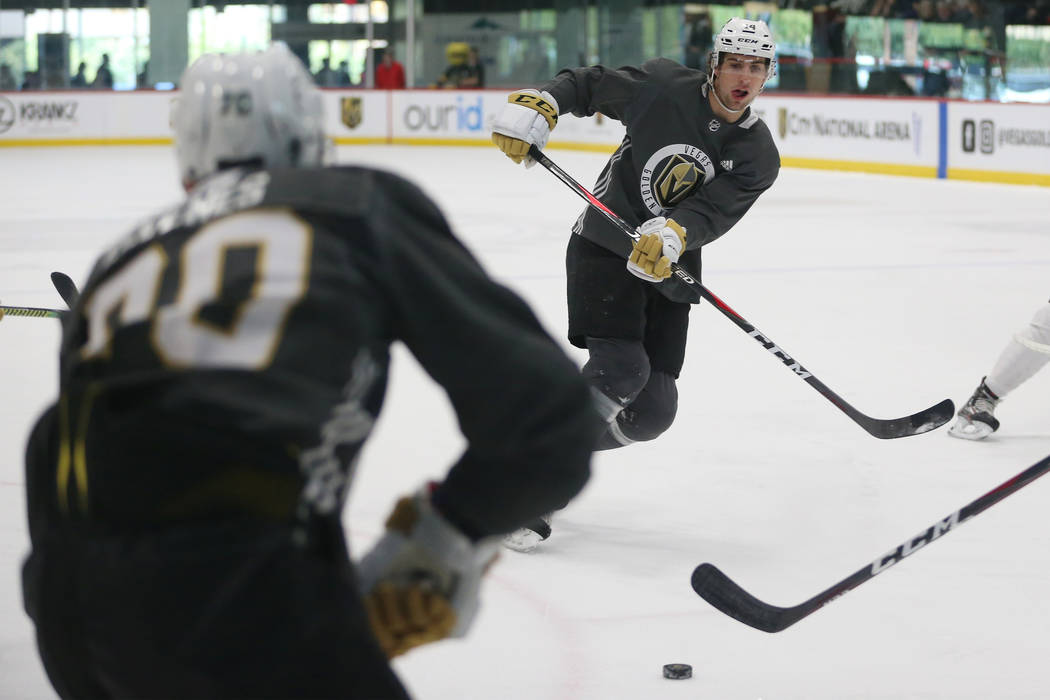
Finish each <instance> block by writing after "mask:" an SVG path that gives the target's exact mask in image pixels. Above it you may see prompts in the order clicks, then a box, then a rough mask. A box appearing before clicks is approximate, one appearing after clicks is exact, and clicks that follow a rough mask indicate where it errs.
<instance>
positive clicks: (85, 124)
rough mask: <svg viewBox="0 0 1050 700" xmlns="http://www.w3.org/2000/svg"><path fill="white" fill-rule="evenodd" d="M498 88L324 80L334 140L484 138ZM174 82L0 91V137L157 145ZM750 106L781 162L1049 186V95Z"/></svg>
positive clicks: (571, 141)
mask: <svg viewBox="0 0 1050 700" xmlns="http://www.w3.org/2000/svg"><path fill="white" fill-rule="evenodd" d="M506 94H507V92H506V91H505V90H473V91H460V90H399V91H383V90H337V89H332V90H325V91H324V99H325V119H326V122H327V124H326V126H327V130H328V133H329V134H330V135H331V136H332V137H333V139H334V140H335V141H336V143H338V144H360V143H396V144H418V145H455V146H464V145H478V146H481V145H485V146H487V145H489V144H490V141H489V129H490V124H491V121H492V119H493V117H494V115H495V114H496V113H497V111H498V110H499V109H501V108H502V106H503V104H504V102H505V100H506ZM176 99H178V93H177V92H126V93H122V92H117V93H113V92H107V93H95V92H91V91H69V92H50V91H48V92H32V93H20V92H5V93H0V146H75V145H106V144H114V145H117V144H119V145H128V144H163V143H170V142H171V128H170V125H169V123H168V114H169V112H170V108H171V104H172V102H173V101H174V100H176ZM755 109H756V111H757V112H758V113H759V115H760V116H761V117H762V118H763V120H764V121H765V122H766V124H767V125H768V126H769V130H770V132H771V133H772V134H773V138H774V140H775V141H776V143H777V147H778V149H779V150H780V155H781V160H782V162H783V164H784V165H786V166H789V167H803V168H817V169H829V170H852V171H859V172H872V173H888V174H898V175H911V176H919V177H937V178H950V179H964V180H984V181H994V182H1009V183H1017V184H1037V185H1043V186H1050V105H1042V104H1040V105H1032V104H1002V103H997V102H964V101H958V100H936V99H921V98H893V99H885V98H869V97H810V96H802V95H780V94H769V95H763V96H761V97H760V98H759V99H758V100H757V101H756V103H755ZM623 134H624V128H623V125H622V124H620V123H619V122H617V121H615V120H613V119H610V118H609V117H606V116H604V115H600V114H598V115H595V116H593V117H589V118H583V119H580V118H576V117H573V116H572V115H563V116H562V117H560V119H559V123H558V126H557V128H556V129H555V131H554V132H553V134H552V136H551V141H550V144H549V147H550V148H571V149H577V150H593V151H610V152H611V151H612V150H613V149H614V148H615V147H616V145H617V144H619V142H620V140H621V139H622V138H623Z"/></svg>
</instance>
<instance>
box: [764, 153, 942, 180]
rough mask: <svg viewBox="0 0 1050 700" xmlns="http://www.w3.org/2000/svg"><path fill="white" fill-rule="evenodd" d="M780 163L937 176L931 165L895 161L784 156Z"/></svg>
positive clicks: (864, 171) (807, 166) (912, 175)
mask: <svg viewBox="0 0 1050 700" xmlns="http://www.w3.org/2000/svg"><path fill="white" fill-rule="evenodd" d="M780 164H781V165H783V166H785V167H788V168H805V169H809V170H846V171H849V172H856V173H876V174H880V175H907V176H909V177H937V168H936V167H934V166H932V165H901V164H897V163H872V162H868V161H855V160H825V159H823V158H796V157H793V156H784V157H782V158H781V159H780Z"/></svg>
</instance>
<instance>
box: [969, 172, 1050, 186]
mask: <svg viewBox="0 0 1050 700" xmlns="http://www.w3.org/2000/svg"><path fill="white" fill-rule="evenodd" d="M948 179H949V180H973V181H975V182H1005V183H1007V184H1010V185H1042V186H1043V187H1050V175H1043V174H1040V173H1008V172H1003V171H1001V170H967V169H965V168H948Z"/></svg>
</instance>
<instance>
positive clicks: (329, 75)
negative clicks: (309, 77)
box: [314, 58, 339, 87]
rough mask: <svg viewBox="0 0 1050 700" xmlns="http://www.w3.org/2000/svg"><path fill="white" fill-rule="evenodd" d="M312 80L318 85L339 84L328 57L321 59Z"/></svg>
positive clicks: (333, 85) (329, 85) (331, 85)
mask: <svg viewBox="0 0 1050 700" xmlns="http://www.w3.org/2000/svg"><path fill="white" fill-rule="evenodd" d="M314 82H315V83H317V86H318V87H337V86H338V85H339V79H338V76H337V75H336V73H335V71H334V70H332V64H331V61H330V60H329V59H327V58H322V59H321V70H319V71H317V72H316V73H314Z"/></svg>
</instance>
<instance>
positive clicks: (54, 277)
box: [51, 272, 80, 309]
mask: <svg viewBox="0 0 1050 700" xmlns="http://www.w3.org/2000/svg"><path fill="white" fill-rule="evenodd" d="M51 284H53V285H55V289H56V290H57V291H58V295H59V296H60V297H62V301H64V302H66V306H68V307H69V308H71V309H72V308H73V304H76V303H77V298H78V297H79V296H80V292H78V291H77V285H76V283H75V282H73V280H72V279H70V277H69V275H67V274H66V273H64V272H52V273H51Z"/></svg>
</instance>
